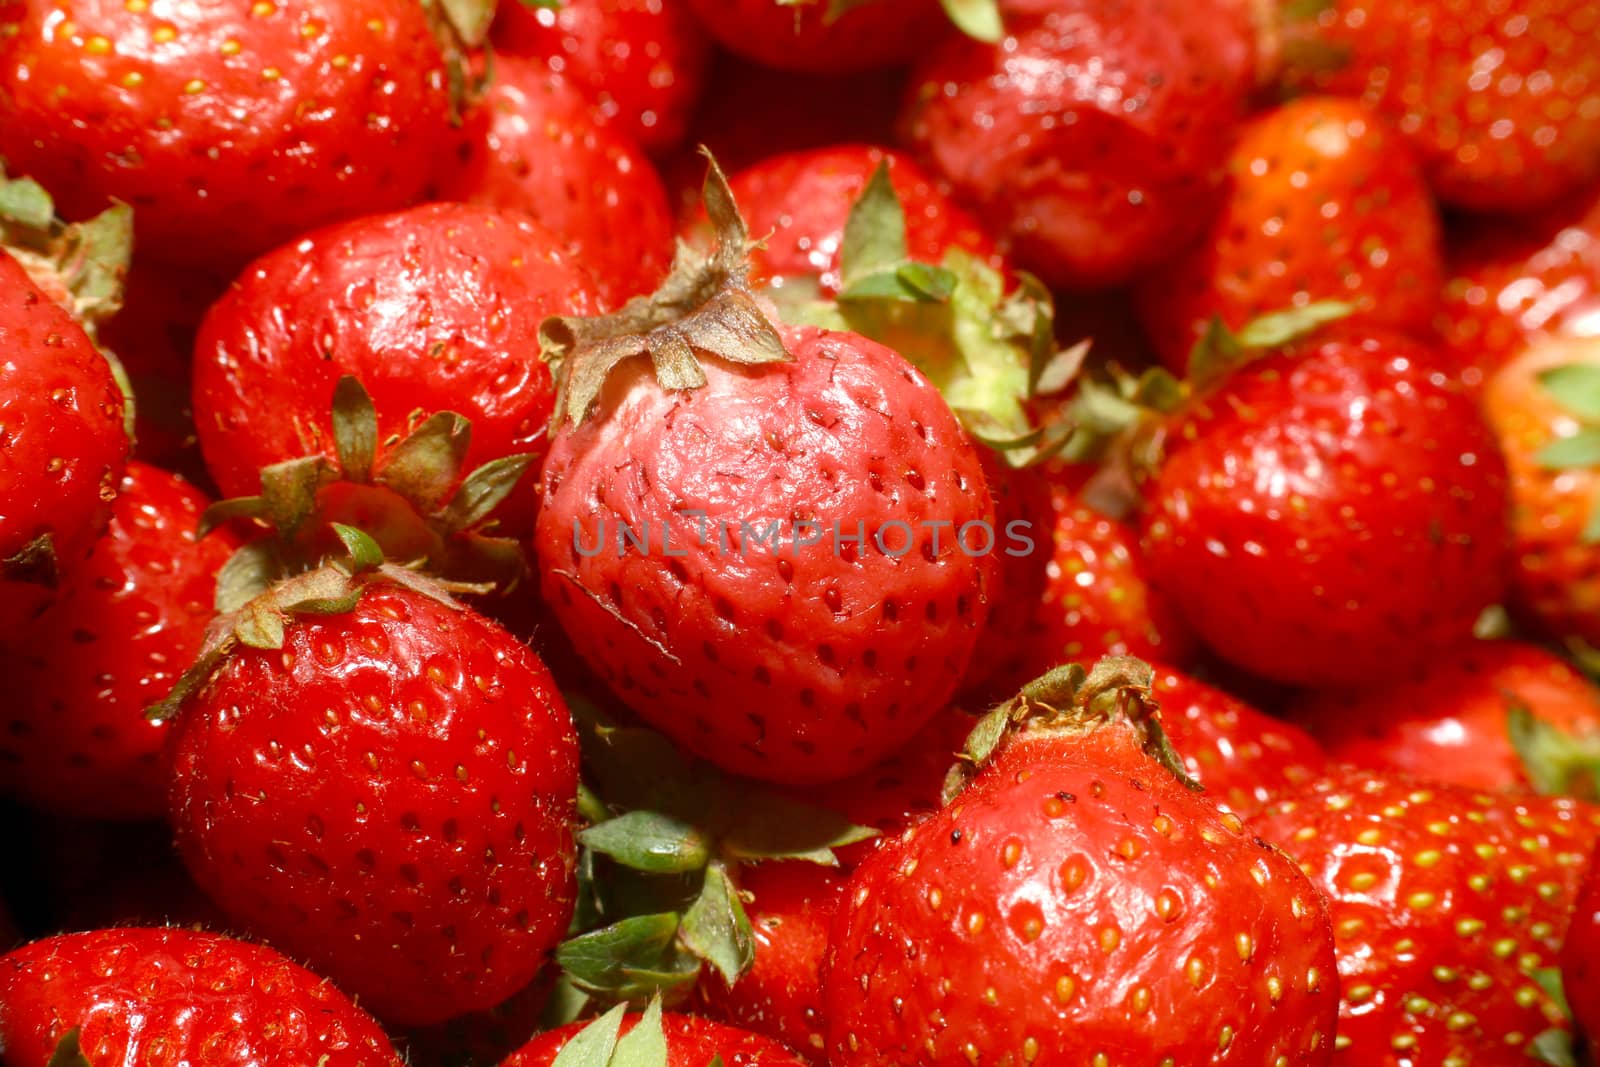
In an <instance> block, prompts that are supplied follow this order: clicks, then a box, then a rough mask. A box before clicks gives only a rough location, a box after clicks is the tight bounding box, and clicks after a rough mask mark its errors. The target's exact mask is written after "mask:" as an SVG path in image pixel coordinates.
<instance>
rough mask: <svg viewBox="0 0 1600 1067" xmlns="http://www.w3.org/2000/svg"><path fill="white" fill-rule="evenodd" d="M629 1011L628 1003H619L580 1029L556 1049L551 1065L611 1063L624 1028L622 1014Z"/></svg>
mask: <svg viewBox="0 0 1600 1067" xmlns="http://www.w3.org/2000/svg"><path fill="white" fill-rule="evenodd" d="M627 1013H628V1006H627V1005H626V1004H618V1005H617V1006H616V1007H614V1008H612V1009H611V1010H610V1011H608V1012H606V1013H605V1014H604V1015H602V1016H600V1018H598V1019H596V1020H595V1021H594V1022H592V1023H590V1024H589V1025H588V1026H585V1027H584V1028H583V1029H582V1030H579V1031H578V1032H577V1033H576V1034H574V1035H573V1036H572V1039H571V1040H570V1041H568V1042H567V1043H566V1044H565V1045H563V1046H562V1047H561V1051H560V1052H558V1053H556V1058H555V1059H554V1060H552V1061H551V1062H550V1067H608V1065H609V1064H610V1063H611V1054H612V1053H613V1052H614V1051H615V1050H616V1047H617V1035H618V1033H620V1032H621V1030H622V1017H623V1016H624V1015H626V1014H627Z"/></svg>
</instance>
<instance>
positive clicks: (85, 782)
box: [0, 462, 238, 819]
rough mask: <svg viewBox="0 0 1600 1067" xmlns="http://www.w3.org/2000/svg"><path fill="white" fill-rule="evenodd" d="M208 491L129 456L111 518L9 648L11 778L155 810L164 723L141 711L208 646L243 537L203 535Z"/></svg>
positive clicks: (82, 808)
mask: <svg viewBox="0 0 1600 1067" xmlns="http://www.w3.org/2000/svg"><path fill="white" fill-rule="evenodd" d="M208 503H209V501H207V500H206V498H205V496H204V495H203V494H202V493H200V492H198V491H197V490H195V489H193V488H191V487H190V486H189V485H188V484H186V483H185V482H184V481H183V480H182V479H180V478H178V477H176V476H174V475H170V474H167V473H166V472H165V471H161V470H157V469H156V468H154V467H149V466H146V465H145V464H143V463H139V462H132V463H130V464H129V465H128V469H127V474H126V476H125V477H124V478H123V482H122V490H121V495H120V496H119V497H118V498H117V501H116V503H115V504H114V505H113V507H112V513H111V523H110V526H109V527H108V528H107V530H106V533H105V535H104V536H103V537H102V538H101V539H100V541H99V542H98V543H96V545H95V547H94V549H93V550H92V551H91V552H90V554H89V557H88V559H86V560H85V561H84V562H83V563H81V564H79V565H78V566H77V567H75V568H73V569H72V570H71V571H70V572H69V573H68V574H67V576H66V578H65V579H64V581H63V583H62V586H61V588H60V589H59V590H58V591H57V594H56V598H55V600H54V602H53V603H52V604H51V605H50V607H49V608H48V609H47V610H46V611H45V613H44V614H43V615H41V616H40V617H39V618H38V620H37V621H36V622H35V623H34V624H33V625H32V626H31V627H29V629H28V631H27V633H26V634H25V635H24V636H23V637H21V638H20V639H19V640H17V641H16V642H14V643H10V644H8V645H7V646H6V648H5V650H4V652H3V653H0V663H3V664H4V667H3V670H4V672H5V675H6V677H7V678H8V679H9V681H10V685H11V695H10V699H9V701H8V703H7V706H6V710H5V711H4V712H3V713H0V722H3V723H4V727H3V729H0V788H5V789H7V790H10V791H12V792H15V793H17V794H19V795H21V796H22V797H24V798H25V799H26V800H27V801H28V802H29V803H30V804H32V805H34V806H36V807H39V808H44V809H47V810H50V811H53V812H57V813H60V814H68V815H81V816H87V817H93V818H101V819H157V818H160V816H161V813H162V812H163V811H164V810H165V804H164V803H163V798H162V792H163V781H164V778H163V775H162V768H161V747H162V743H163V742H164V741H165V739H166V733H167V731H166V729H165V728H164V727H163V726H162V725H161V724H159V723H152V722H146V721H145V719H144V709H145V708H147V707H149V706H150V705H151V704H154V703H155V702H157V701H159V700H161V699H163V698H164V697H165V696H166V695H167V693H168V691H169V690H170V689H171V688H172V684H173V682H175V681H176V680H177V678H178V676H179V675H180V674H182V673H183V671H184V668H185V667H186V666H187V665H188V664H189V663H190V662H192V661H193V659H194V657H195V654H196V653H197V652H199V650H200V646H201V643H202V639H203V637H204V635H205V629H206V624H207V623H209V622H210V621H211V618H212V615H213V614H214V612H213V609H212V600H213V597H214V595H215V591H216V584H217V583H216V575H217V571H218V570H220V569H221V568H222V565H223V564H224V563H226V562H227V561H228V557H229V556H230V555H232V553H233V551H234V549H235V548H237V547H238V540H237V538H235V537H234V536H233V535H232V534H231V533H229V532H227V531H225V530H218V531H215V532H213V533H212V534H210V535H209V536H207V537H205V538H198V537H197V536H196V527H197V525H198V523H199V521H200V514H201V512H202V511H204V510H205V507H206V505H207V504H208Z"/></svg>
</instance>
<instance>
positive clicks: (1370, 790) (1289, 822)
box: [1251, 770, 1600, 1067]
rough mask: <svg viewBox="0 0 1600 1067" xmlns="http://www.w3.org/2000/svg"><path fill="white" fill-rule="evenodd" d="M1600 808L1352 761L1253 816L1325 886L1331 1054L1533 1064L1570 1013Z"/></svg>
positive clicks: (1402, 1064) (1256, 826) (1359, 1059)
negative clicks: (1551, 985) (1562, 994)
mask: <svg viewBox="0 0 1600 1067" xmlns="http://www.w3.org/2000/svg"><path fill="white" fill-rule="evenodd" d="M1597 826H1600V814H1597V812H1596V809H1594V808H1592V807H1590V806H1588V805H1585V804H1581V803H1579V802H1577V801H1573V800H1566V799H1542V798H1529V799H1516V798H1510V797H1496V796H1492V795H1490V794H1486V793H1476V792H1473V791H1471V790H1463V789H1457V788H1454V787H1451V786H1447V785H1440V784H1434V783H1419V782H1417V781H1415V780H1412V779H1407V778H1404V777H1402V776H1386V775H1384V774H1382V773H1375V772H1367V771H1360V770H1350V771H1346V772H1342V773H1341V774H1340V775H1338V776H1335V777H1333V778H1330V779H1326V780H1324V781H1322V782H1319V783H1316V784H1315V785H1313V786H1312V787H1311V788H1309V789H1307V790H1305V791H1304V792H1302V793H1300V794H1297V795H1295V796H1293V797H1287V798H1284V799H1283V800H1282V801H1280V802H1279V803H1278V804H1276V805H1274V806H1273V807H1272V808H1270V809H1268V810H1267V812H1266V813H1264V814H1263V815H1262V816H1261V817H1259V818H1257V819H1255V820H1253V821H1252V823H1251V829H1253V830H1254V831H1255V832H1257V833H1259V834H1261V835H1262V836H1263V837H1266V838H1267V839H1269V840H1271V841H1273V842H1275V843H1277V844H1278V845H1280V846H1281V847H1282V848H1283V849H1284V850H1285V851H1287V852H1288V854H1289V855H1290V856H1291V857H1293V859H1294V860H1295V861H1296V862H1298V863H1299V864H1300V866H1301V868H1302V869H1303V870H1304V871H1305V872H1306V873H1307V875H1308V876H1309V877H1310V878H1311V880H1312V881H1313V882H1314V883H1315V884H1316V886H1317V888H1318V889H1319V890H1321V891H1322V892H1323V893H1324V894H1326V895H1327V898H1328V902H1329V907H1330V909H1331V912H1332V915H1333V930H1334V937H1335V943H1336V947H1337V950H1338V955H1339V982H1340V987H1341V993H1340V995H1341V998H1342V1002H1341V1005H1340V1019H1339V1038H1338V1045H1337V1047H1338V1052H1337V1054H1336V1055H1335V1057H1334V1062H1335V1063H1347V1064H1352V1065H1354V1064H1360V1065H1361V1067H1421V1065H1423V1064H1430V1065H1432V1064H1437V1065H1441V1067H1442V1065H1445V1064H1451V1065H1456V1064H1460V1065H1463V1067H1465V1065H1468V1064H1470V1065H1472V1067H1502V1065H1504V1067H1513V1065H1519V1064H1526V1063H1527V1062H1528V1056H1529V1055H1530V1051H1531V1050H1530V1049H1529V1048H1528V1044H1529V1042H1530V1041H1531V1040H1532V1039H1533V1038H1534V1037H1536V1036H1538V1035H1539V1034H1540V1033H1542V1032H1543V1031H1545V1030H1548V1029H1550V1028H1552V1027H1556V1026H1561V1025H1564V1024H1563V1020H1562V1018H1561V1013H1560V1012H1559V1011H1558V1010H1557V1009H1556V1007H1555V1005H1554V1004H1553V1003H1552V1002H1551V1001H1550V999H1549V997H1547V996H1546V995H1545V994H1544V993H1543V992H1542V991H1541V990H1540V988H1539V986H1538V985H1537V983H1535V982H1534V981H1533V979H1532V977H1531V976H1532V974H1533V972H1534V971H1535V970H1537V969H1539V968H1542V967H1549V966H1553V965H1554V963H1555V958H1556V953H1557V952H1558V951H1559V949H1560V947H1561V943H1562V940H1563V938H1564V937H1565V936H1566V931H1567V925H1568V922H1569V921H1570V916H1571V913H1572V908H1573V904H1574V901H1575V897H1576V894H1577V890H1578V881H1579V879H1580V878H1581V877H1582V876H1583V871H1584V867H1585V866H1586V864H1587V863H1588V860H1589V855H1590V853H1591V852H1592V851H1593V849H1594V841H1595V833H1596V827H1597Z"/></svg>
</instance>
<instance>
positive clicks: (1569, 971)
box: [1561, 863, 1600, 1055]
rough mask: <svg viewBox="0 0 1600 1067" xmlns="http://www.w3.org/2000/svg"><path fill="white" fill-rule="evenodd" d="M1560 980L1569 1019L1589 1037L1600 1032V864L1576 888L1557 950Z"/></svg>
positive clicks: (1593, 1045) (1592, 1038) (1591, 1046)
mask: <svg viewBox="0 0 1600 1067" xmlns="http://www.w3.org/2000/svg"><path fill="white" fill-rule="evenodd" d="M1561 979H1562V986H1563V988H1564V990H1565V992H1566V994H1567V1004H1568V1005H1569V1006H1570V1007H1571V1009H1572V1021H1573V1022H1575V1023H1577V1024H1578V1028H1579V1029H1580V1030H1581V1031H1583V1033H1584V1034H1586V1035H1591V1036H1590V1037H1589V1042H1590V1044H1589V1048H1590V1053H1591V1055H1593V1051H1594V1049H1595V1047H1596V1046H1595V1043H1594V1037H1593V1036H1592V1035H1595V1034H1600V981H1596V980H1597V979H1600V865H1596V864H1593V863H1591V864H1590V867H1589V873H1588V875H1587V876H1586V877H1585V878H1584V880H1583V885H1582V887H1581V888H1580V889H1579V891H1578V905H1577V907H1576V908H1575V909H1574V911H1573V915H1572V928H1571V929H1570V930H1568V931H1567V943H1566V944H1565V945H1564V946H1562V949H1561Z"/></svg>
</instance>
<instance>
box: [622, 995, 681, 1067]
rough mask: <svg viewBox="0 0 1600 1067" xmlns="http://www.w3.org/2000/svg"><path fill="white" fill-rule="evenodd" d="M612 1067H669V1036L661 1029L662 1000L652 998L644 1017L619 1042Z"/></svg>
mask: <svg viewBox="0 0 1600 1067" xmlns="http://www.w3.org/2000/svg"><path fill="white" fill-rule="evenodd" d="M610 1067H667V1034H666V1031H665V1030H663V1029H662V1027H661V998H660V997H652V998H651V1000H650V1005H649V1006H648V1007H647V1008H645V1010H644V1015H643V1016H642V1017H641V1018H640V1019H639V1021H638V1022H636V1023H634V1024H633V1029H632V1030H629V1031H628V1032H627V1033H626V1034H625V1035H623V1037H622V1040H620V1041H618V1042H617V1048H616V1051H615V1052H613V1053H612V1054H611V1064H610Z"/></svg>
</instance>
